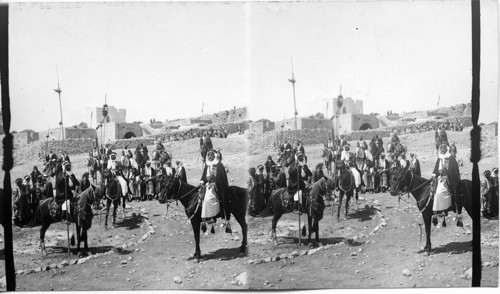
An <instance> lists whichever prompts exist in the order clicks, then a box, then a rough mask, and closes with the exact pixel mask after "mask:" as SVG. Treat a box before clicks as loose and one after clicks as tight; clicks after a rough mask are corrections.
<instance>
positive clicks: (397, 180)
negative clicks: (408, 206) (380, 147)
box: [389, 167, 411, 196]
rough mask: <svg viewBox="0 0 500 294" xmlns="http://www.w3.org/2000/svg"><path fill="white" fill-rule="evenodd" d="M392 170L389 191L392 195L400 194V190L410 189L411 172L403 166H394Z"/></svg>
mask: <svg viewBox="0 0 500 294" xmlns="http://www.w3.org/2000/svg"><path fill="white" fill-rule="evenodd" d="M390 172H391V175H392V176H391V181H390V182H391V187H390V188H389V192H390V193H391V195H392V196H398V195H399V193H400V192H403V193H404V192H405V191H406V190H407V189H408V187H409V185H410V180H411V179H410V174H411V172H410V171H409V170H407V169H406V168H402V167H392V168H391V169H390Z"/></svg>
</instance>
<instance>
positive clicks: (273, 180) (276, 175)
mask: <svg viewBox="0 0 500 294" xmlns="http://www.w3.org/2000/svg"><path fill="white" fill-rule="evenodd" d="M269 186H270V189H271V191H274V190H277V189H280V188H286V187H287V185H286V174H285V173H284V172H283V171H282V170H281V165H273V166H271V175H270V177H269Z"/></svg>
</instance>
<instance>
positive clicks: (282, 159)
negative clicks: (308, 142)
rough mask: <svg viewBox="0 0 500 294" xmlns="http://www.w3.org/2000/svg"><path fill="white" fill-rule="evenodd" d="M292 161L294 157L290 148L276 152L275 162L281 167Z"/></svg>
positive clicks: (288, 164)
mask: <svg viewBox="0 0 500 294" xmlns="http://www.w3.org/2000/svg"><path fill="white" fill-rule="evenodd" d="M294 161H295V158H294V156H293V153H292V151H290V150H285V151H283V152H281V153H279V154H278V158H277V162H278V163H279V164H280V165H281V166H283V167H289V166H290V165H291V164H292V163H293V162H294Z"/></svg>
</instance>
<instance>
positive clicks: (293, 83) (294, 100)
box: [288, 55, 302, 250]
mask: <svg viewBox="0 0 500 294" xmlns="http://www.w3.org/2000/svg"><path fill="white" fill-rule="evenodd" d="M290 61H291V64H292V78H291V79H289V80H288V81H289V82H290V83H292V88H293V108H294V117H295V133H294V137H295V144H297V101H296V99H295V76H294V74H293V57H292V56H291V55H290ZM297 151H298V150H297ZM296 164H297V185H299V186H300V184H299V180H300V175H299V168H298V166H299V165H298V164H299V163H298V158H297V163H296ZM299 191H300V190H299ZM297 193H299V192H297ZM297 198H298V202H299V204H298V205H297V207H298V209H297V210H298V215H299V250H300V249H301V247H302V235H301V232H300V229H301V227H300V208H301V206H302V201H301V199H300V197H297Z"/></svg>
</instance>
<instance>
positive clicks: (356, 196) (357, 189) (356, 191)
mask: <svg viewBox="0 0 500 294" xmlns="http://www.w3.org/2000/svg"><path fill="white" fill-rule="evenodd" d="M358 191H359V187H358V188H356V190H354V193H356V195H355V197H354V199H355V200H354V201H355V203H356V212H358V197H359V195H358Z"/></svg>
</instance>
